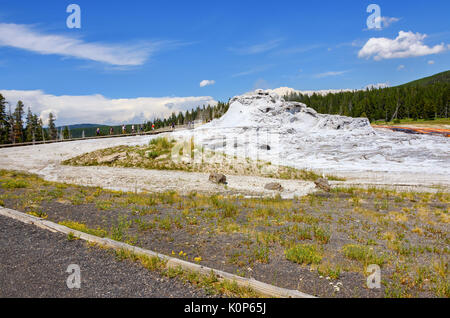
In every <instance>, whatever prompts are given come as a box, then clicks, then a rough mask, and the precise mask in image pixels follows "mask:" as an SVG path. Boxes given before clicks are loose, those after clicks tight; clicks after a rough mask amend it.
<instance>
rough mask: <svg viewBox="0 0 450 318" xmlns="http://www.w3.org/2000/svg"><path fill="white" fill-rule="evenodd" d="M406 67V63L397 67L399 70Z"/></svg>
mask: <svg viewBox="0 0 450 318" xmlns="http://www.w3.org/2000/svg"><path fill="white" fill-rule="evenodd" d="M404 68H405V65H403V64H401V65H399V66H398V67H397V71H401V70H403V69H404Z"/></svg>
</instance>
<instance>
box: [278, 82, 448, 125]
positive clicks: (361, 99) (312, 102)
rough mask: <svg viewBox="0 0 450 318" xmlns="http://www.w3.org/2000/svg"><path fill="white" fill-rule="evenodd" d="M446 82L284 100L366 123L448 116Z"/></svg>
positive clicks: (298, 96) (297, 94) (299, 95)
mask: <svg viewBox="0 0 450 318" xmlns="http://www.w3.org/2000/svg"><path fill="white" fill-rule="evenodd" d="M449 92H450V84H449V83H442V82H441V83H433V84H430V85H426V86H419V85H414V86H411V85H406V86H397V87H387V88H379V89H366V90H362V91H356V90H355V91H351V92H339V93H330V94H327V95H323V96H322V95H318V94H313V95H311V96H308V95H303V94H300V93H291V94H289V95H287V96H285V99H286V100H289V101H298V102H302V103H304V104H306V105H308V106H309V107H311V108H313V109H315V110H316V111H317V112H319V113H325V114H338V115H344V116H351V117H367V118H369V120H370V121H379V120H382V121H396V120H400V119H404V118H411V119H414V120H417V119H426V120H432V119H435V118H448V117H449V99H450V94H449Z"/></svg>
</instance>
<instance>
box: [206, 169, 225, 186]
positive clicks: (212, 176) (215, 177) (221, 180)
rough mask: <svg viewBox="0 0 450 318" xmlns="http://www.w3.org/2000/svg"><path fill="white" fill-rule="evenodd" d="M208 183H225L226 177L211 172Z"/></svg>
mask: <svg viewBox="0 0 450 318" xmlns="http://www.w3.org/2000/svg"><path fill="white" fill-rule="evenodd" d="M209 181H211V182H214V183H221V184H226V183H227V177H226V176H225V175H224V174H221V173H216V172H213V173H211V174H210V175H209Z"/></svg>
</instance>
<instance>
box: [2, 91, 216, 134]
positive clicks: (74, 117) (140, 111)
mask: <svg viewBox="0 0 450 318" xmlns="http://www.w3.org/2000/svg"><path fill="white" fill-rule="evenodd" d="M0 94H2V95H3V96H4V97H5V98H6V99H7V100H8V102H9V103H10V104H11V105H15V104H16V103H17V101H18V100H22V101H23V103H24V104H25V106H26V107H28V106H30V107H31V109H32V111H33V112H34V113H38V114H40V116H41V118H42V119H43V121H44V122H46V121H47V119H48V114H49V113H53V114H54V115H56V117H57V124H58V125H68V124H77V123H78V124H80V123H93V124H122V123H131V122H135V123H138V122H143V121H146V120H150V119H153V118H155V117H157V118H161V117H168V116H170V115H171V114H172V112H178V111H185V110H189V109H192V108H195V107H197V106H201V105H208V104H210V105H216V104H217V102H216V101H215V100H214V99H213V98H212V97H210V96H186V97H173V96H171V97H138V98H120V99H111V98H107V97H105V96H103V95H99V94H96V95H81V96H73V95H72V96H70V95H64V96H55V95H51V94H46V93H45V92H43V91H41V90H29V91H28V90H0Z"/></svg>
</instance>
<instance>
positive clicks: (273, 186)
mask: <svg viewBox="0 0 450 318" xmlns="http://www.w3.org/2000/svg"><path fill="white" fill-rule="evenodd" d="M264 189H266V190H272V191H283V187H282V186H281V184H279V183H278V182H271V183H268V184H266V185H265V186H264Z"/></svg>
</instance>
